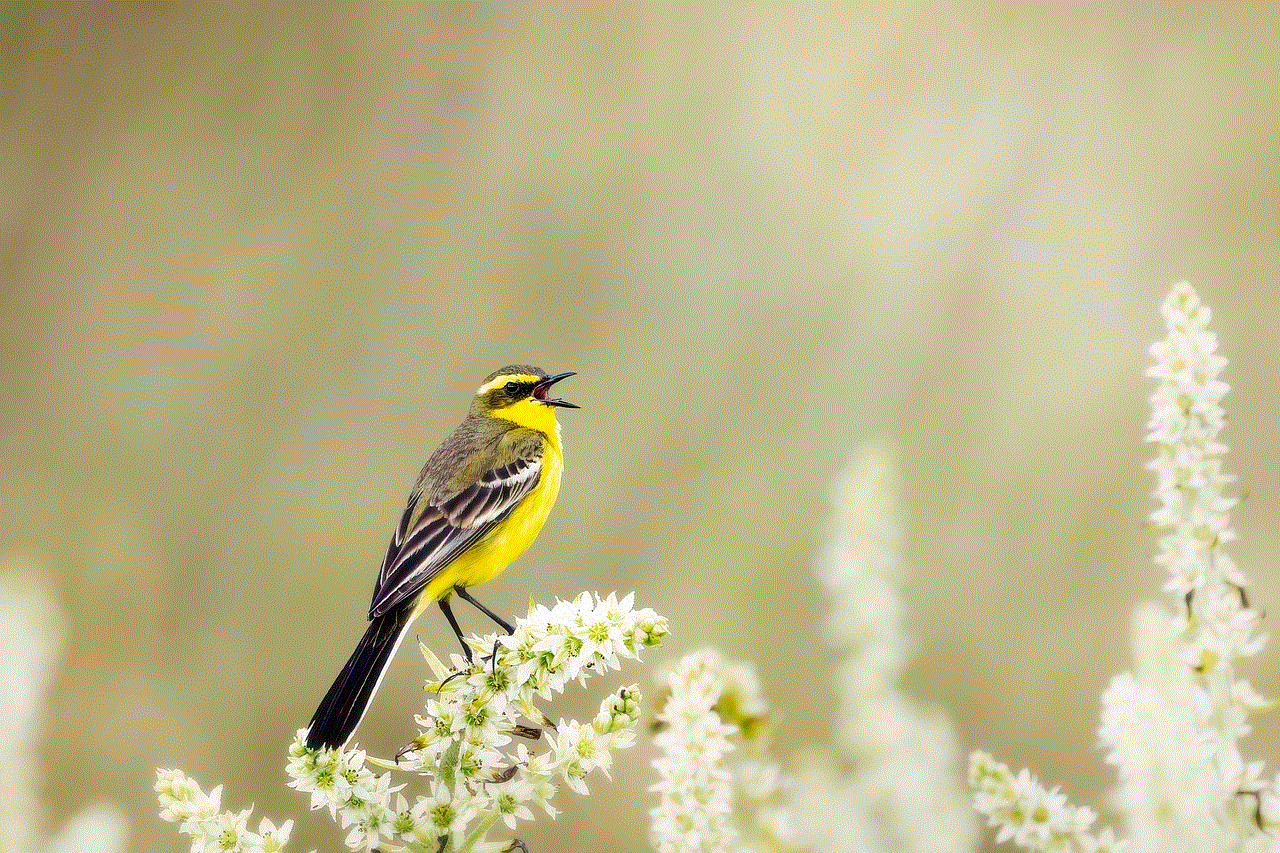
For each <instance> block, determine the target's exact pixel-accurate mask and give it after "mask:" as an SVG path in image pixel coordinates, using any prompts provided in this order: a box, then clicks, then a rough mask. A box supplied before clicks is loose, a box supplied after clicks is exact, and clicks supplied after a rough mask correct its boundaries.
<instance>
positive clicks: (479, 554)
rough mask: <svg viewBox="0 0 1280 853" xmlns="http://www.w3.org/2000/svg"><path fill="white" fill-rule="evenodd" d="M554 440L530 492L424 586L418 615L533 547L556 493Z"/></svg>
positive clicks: (560, 463) (558, 461)
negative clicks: (456, 590) (484, 534)
mask: <svg viewBox="0 0 1280 853" xmlns="http://www.w3.org/2000/svg"><path fill="white" fill-rule="evenodd" d="M556 438H558V436H556V437H552V438H551V439H550V440H548V441H547V447H546V452H545V455H544V456H543V459H542V473H541V474H539V475H538V482H537V484H536V485H535V486H534V487H533V490H532V491H531V492H530V493H529V494H528V495H527V496H526V497H525V499H524V500H523V501H521V502H520V503H519V504H518V505H517V506H516V508H515V509H513V510H512V511H511V514H510V515H509V516H507V518H506V520H504V521H503V522H502V523H501V524H499V525H498V526H497V527H495V528H494V529H493V530H492V531H491V532H490V533H488V534H487V535H486V536H485V537H484V538H483V539H481V540H480V541H479V542H476V543H475V544H474V545H472V546H471V547H470V548H468V549H467V550H466V551H465V552H463V553H462V554H460V555H458V558H457V559H456V560H454V561H453V562H452V563H450V564H449V565H448V566H446V567H445V568H444V570H443V571H441V572H440V574H439V575H437V576H436V577H435V578H433V579H432V581H431V583H429V584H427V588H426V589H425V590H424V594H423V596H422V599H421V603H420V604H419V605H418V609H419V611H421V610H422V609H423V608H425V607H426V605H428V604H430V603H431V602H433V601H436V600H438V599H440V598H443V597H444V596H446V595H448V594H449V592H450V591H451V590H452V589H453V588H454V587H455V586H475V585H477V584H482V583H485V582H486V581H490V580H493V579H494V578H495V577H497V576H498V575H499V574H501V572H502V570H503V569H505V568H506V567H507V566H508V565H510V563H511V561H512V560H514V559H515V558H516V557H519V556H520V555H521V554H523V553H524V551H525V549H526V548H528V547H529V546H530V545H532V544H533V540H534V539H536V538H537V537H538V532H539V531H540V530H542V525H543V523H544V522H546V520H547V516H548V515H549V514H550V513H551V507H552V506H554V505H555V502H556V496H557V495H558V494H559V493H560V474H561V473H562V472H563V470H564V459H563V457H562V456H561V453H560V446H559V441H557V440H556Z"/></svg>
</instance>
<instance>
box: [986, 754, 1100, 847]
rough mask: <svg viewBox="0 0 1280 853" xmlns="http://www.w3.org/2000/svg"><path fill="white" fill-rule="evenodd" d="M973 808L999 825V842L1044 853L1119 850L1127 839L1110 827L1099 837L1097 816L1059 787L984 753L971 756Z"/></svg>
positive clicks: (994, 824)
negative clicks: (1095, 824) (1118, 837)
mask: <svg viewBox="0 0 1280 853" xmlns="http://www.w3.org/2000/svg"><path fill="white" fill-rule="evenodd" d="M969 785H970V787H972V788H973V807H974V808H975V809H976V810H977V811H978V812H979V813H981V814H984V815H986V816H987V819H988V820H989V821H990V822H991V825H992V826H996V827H999V830H998V831H997V833H996V841H997V842H1001V841H1009V840H1012V841H1013V842H1014V843H1015V844H1017V845H1018V846H1019V847H1024V848H1026V849H1028V850H1040V851H1044V853H1120V851H1123V850H1124V849H1125V846H1124V843H1123V842H1120V841H1117V840H1116V838H1115V833H1114V832H1112V831H1111V829H1109V828H1108V829H1104V830H1102V832H1100V833H1098V834H1097V835H1094V834H1092V833H1090V832H1089V827H1090V826H1092V825H1093V821H1094V820H1095V819H1096V818H1097V815H1096V814H1094V812H1093V810H1092V809H1090V808H1087V807H1085V806H1071V805H1068V804H1067V798H1066V796H1065V795H1064V794H1062V793H1061V792H1060V791H1058V789H1056V788H1055V789H1053V790H1051V791H1050V790H1046V789H1045V788H1044V786H1042V785H1041V784H1040V783H1039V782H1038V781H1036V778H1035V777H1034V776H1032V775H1031V773H1030V772H1029V771H1027V770H1023V771H1021V772H1019V773H1018V774H1017V775H1016V776H1015V775H1014V774H1013V773H1012V772H1011V771H1010V770H1009V768H1008V767H1007V766H1005V765H1004V764H1001V763H1000V762H998V761H996V760H994V759H993V758H992V757H991V756H990V755H987V754H986V753H985V752H975V753H973V755H971V756H970V757H969Z"/></svg>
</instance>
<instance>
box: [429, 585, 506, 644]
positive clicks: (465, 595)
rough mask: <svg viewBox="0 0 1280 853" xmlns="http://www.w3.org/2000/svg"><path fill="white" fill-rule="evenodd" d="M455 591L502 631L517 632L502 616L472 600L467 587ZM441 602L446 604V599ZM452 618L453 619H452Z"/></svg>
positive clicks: (459, 587) (457, 587)
mask: <svg viewBox="0 0 1280 853" xmlns="http://www.w3.org/2000/svg"><path fill="white" fill-rule="evenodd" d="M453 591H454V592H456V593H457V594H458V597H459V598H461V599H462V600H463V601H469V602H471V603H472V604H474V605H475V606H476V608H477V609H478V610H479V611H480V612H481V613H483V614H484V615H485V616H488V617H489V618H490V619H492V620H493V621H494V622H497V623H498V624H499V625H500V626H501V627H502V630H504V631H506V632H507V633H508V634H514V633H515V630H516V629H515V628H512V627H511V623H509V622H507V621H506V620H505V619H503V618H502V617H501V616H499V615H498V614H497V613H494V612H493V611H492V610H490V609H489V608H487V607H485V606H484V605H483V604H481V603H480V602H478V601H476V600H475V599H474V598H472V597H471V593H469V592H467V588H466V587H465V586H455V587H454V588H453ZM440 601H441V602H442V603H443V602H444V599H443V598H442V599H440ZM445 612H446V613H447V612H448V611H445ZM450 618H452V617H450ZM454 630H457V628H456V627H455V628H454ZM458 636H459V637H461V636H462V634H458ZM468 660H470V658H468Z"/></svg>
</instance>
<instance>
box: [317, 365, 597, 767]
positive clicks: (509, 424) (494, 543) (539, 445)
mask: <svg viewBox="0 0 1280 853" xmlns="http://www.w3.org/2000/svg"><path fill="white" fill-rule="evenodd" d="M572 375H573V374H572V373H557V374H556V375H555V376H548V375H547V374H546V373H545V372H543V371H542V370H540V369H538V368H536V367H528V366H525V365H512V366H510V367H504V368H502V369H501V370H499V371H496V372H494V373H492V374H490V376H489V377H488V378H487V379H485V381H484V383H483V384H482V385H481V386H480V387H479V388H478V389H476V393H475V397H474V398H473V399H472V401H471V410H470V411H469V412H468V413H467V418H466V420H464V421H463V422H462V423H461V424H460V425H459V426H458V428H457V429H455V430H454V431H453V432H452V433H451V434H450V435H449V437H448V438H446V439H445V440H444V443H443V444H441V445H440V446H439V447H438V448H436V452H435V453H433V454H431V458H430V459H428V460H427V464H426V465H425V466H423V468H422V473H421V474H419V475H418V482H417V483H416V484H415V485H414V487H413V491H412V492H410V493H409V505H408V506H407V507H405V510H404V516H403V517H402V518H401V519H400V524H399V526H398V527H396V532H395V535H394V536H392V537H391V546H390V547H389V548H388V549H387V556H386V558H385V559H384V560H383V561H382V571H380V572H378V582H377V584H376V585H375V586H374V589H373V602H372V604H370V606H369V627H368V629H367V630H366V631H365V632H364V636H363V637H361V638H360V643H359V644H358V645H357V646H356V650H355V651H354V652H352V653H351V657H350V658H349V659H348V660H347V663H346V666H344V667H343V668H342V672H340V673H339V674H338V678H337V680H336V681H334V682H333V686H332V687H330V688H329V692H328V693H326V694H325V696H324V699H322V700H320V707H318V708H316V712H315V715H314V716H312V718H311V725H310V727H309V728H308V730H307V746H308V747H312V748H318V747H339V746H342V745H343V744H344V743H346V742H347V739H348V738H349V737H351V733H352V732H354V731H355V729H356V726H358V725H360V720H361V719H362V718H363V717H364V712H365V710H366V709H367V708H368V707H369V702H370V700H371V699H373V694H374V693H375V692H377V689H378V685H379V684H380V683H381V682H382V676H383V674H384V673H385V672H386V669H387V664H389V663H390V662H391V658H392V656H393V655H394V654H395V651H396V647H397V646H399V645H400V640H401V638H403V637H404V634H405V631H406V629H407V628H408V627H409V625H410V624H411V623H412V622H413V620H414V619H415V618H417V616H418V614H419V613H421V612H422V611H423V610H426V609H427V607H429V606H430V605H431V603H432V602H434V601H438V602H440V609H441V610H443V611H444V615H445V618H446V619H448V620H449V625H450V626H451V627H452V628H453V632H454V633H455V634H457V635H458V640H459V642H461V643H462V651H463V653H464V654H465V655H466V657H467V660H471V649H470V648H469V647H468V646H467V644H466V641H465V640H464V639H463V637H462V629H461V628H459V627H458V620H457V619H456V618H454V615H453V610H452V609H451V608H450V606H449V597H450V595H452V594H453V593H455V592H456V593H457V594H458V597H459V598H462V599H464V600H466V601H469V602H470V603H472V604H474V605H475V606H476V607H478V608H479V609H480V611H481V612H483V613H484V614H485V615H487V616H488V617H489V618H490V619H492V620H493V621H494V622H497V623H498V624H499V625H500V626H502V629H503V630H504V631H506V632H507V633H508V634H510V633H511V631H512V628H511V625H510V624H508V623H507V622H506V621H504V620H503V619H502V618H500V617H499V616H498V615H497V614H496V613H494V612H493V611H491V610H490V609H489V608H487V607H485V606H484V605H483V604H481V603H480V602H478V601H476V600H475V599H474V598H472V597H471V594H470V593H468V592H467V587H469V586H475V585H476V584H481V583H484V582H485V581H488V580H492V579H493V578H495V577H497V575H498V574H499V573H500V572H501V571H502V570H503V569H505V568H506V567H507V565H508V564H509V563H510V562H511V561H512V560H514V559H515V558H516V557H518V556H520V554H521V553H522V552H523V551H524V550H525V549H526V548H528V547H529V545H530V544H531V543H532V542H533V540H534V538H535V537H536V536H537V535H538V531H539V530H541V529H542V523H543V522H544V521H546V520H547V514H548V513H549V512H550V511H551V506H552V504H554V503H555V501H556V494H557V492H559V491H560V472H561V470H562V469H563V468H564V457H563V455H562V453H561V450H560V425H559V424H558V423H557V422H556V416H555V409H556V407H558V406H563V407H567V408H571V409H576V408H578V407H577V406H575V405H574V404H573V403H566V402H565V401H564V400H557V399H553V398H551V397H550V396H548V395H549V393H550V390H551V386H552V385H554V384H555V383H557V382H559V381H560V380H561V379H564V378H565V377H566V376H572Z"/></svg>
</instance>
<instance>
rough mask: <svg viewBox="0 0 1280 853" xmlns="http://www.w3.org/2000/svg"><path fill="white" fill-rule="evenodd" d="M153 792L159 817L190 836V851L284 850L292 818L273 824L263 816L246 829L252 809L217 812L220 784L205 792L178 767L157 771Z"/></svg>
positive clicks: (262, 852) (259, 852)
mask: <svg viewBox="0 0 1280 853" xmlns="http://www.w3.org/2000/svg"><path fill="white" fill-rule="evenodd" d="M155 790H156V794H157V795H158V796H159V798H160V817H162V818H163V819H165V820H167V821H169V822H170V823H176V824H178V831H179V832H181V833H182V834H183V835H188V836H190V837H191V853H204V851H210V853H212V852H213V851H218V852H219V853H277V852H278V851H280V850H283V849H284V845H285V843H286V842H288V840H289V833H290V832H291V831H292V830H293V821H291V820H287V821H285V822H284V823H283V824H282V825H280V826H276V825H275V824H273V823H272V822H271V821H269V820H267V819H266V818H263V819H262V820H261V821H260V822H259V823H258V831H257V832H254V831H252V830H250V829H249V816H250V815H251V814H253V809H252V808H248V809H244V810H243V811H239V812H233V811H221V809H222V786H221V785H219V786H218V787H216V788H214V789H213V790H212V791H210V792H209V793H208V794H206V793H205V792H204V791H203V790H201V788H200V785H199V784H198V783H197V782H196V781H195V780H194V779H191V778H189V777H188V776H187V775H186V774H185V773H183V772H182V771H181V770H157V771H156V785H155Z"/></svg>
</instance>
